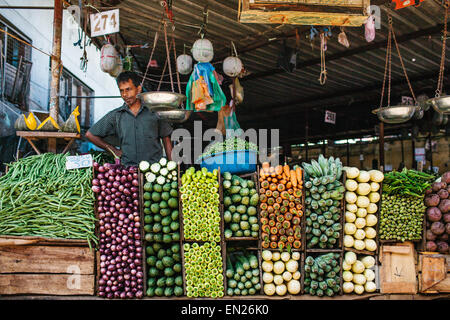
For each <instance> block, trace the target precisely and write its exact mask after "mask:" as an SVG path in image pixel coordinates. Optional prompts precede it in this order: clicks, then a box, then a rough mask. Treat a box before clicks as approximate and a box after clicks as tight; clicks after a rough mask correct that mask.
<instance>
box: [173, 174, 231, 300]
mask: <svg viewBox="0 0 450 320" xmlns="http://www.w3.org/2000/svg"><path fill="white" fill-rule="evenodd" d="M218 178H219V177H218V172H217V170H214V171H213V172H208V170H207V169H206V168H202V169H201V170H197V171H196V170H195V168H194V167H190V168H189V169H187V170H186V172H185V173H184V174H183V176H182V178H181V187H180V196H181V203H182V214H183V234H184V238H183V241H192V240H195V241H203V243H197V242H194V243H184V245H183V251H184V261H185V265H184V268H185V272H186V279H185V281H186V294H187V296H188V297H211V298H217V297H223V295H224V291H225V288H224V284H223V281H224V276H223V270H224V267H225V266H224V264H223V259H222V255H221V246H220V243H221V240H222V238H221V217H220V210H219V206H220V195H219V181H218Z"/></svg>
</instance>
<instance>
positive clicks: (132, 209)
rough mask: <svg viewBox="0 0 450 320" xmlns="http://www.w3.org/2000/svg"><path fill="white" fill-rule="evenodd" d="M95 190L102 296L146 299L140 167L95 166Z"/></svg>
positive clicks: (99, 282)
mask: <svg viewBox="0 0 450 320" xmlns="http://www.w3.org/2000/svg"><path fill="white" fill-rule="evenodd" d="M94 169H95V178H94V179H93V180H92V190H93V191H94V192H95V194H96V197H97V211H98V218H99V221H98V226H99V227H98V231H99V249H100V277H99V279H98V295H99V296H100V297H105V298H108V299H113V298H116V299H119V298H120V299H132V298H142V297H143V295H144V272H143V265H142V260H143V259H142V258H143V245H142V239H141V233H140V229H141V228H140V227H141V221H140V217H139V180H138V169H137V167H123V166H122V165H121V164H120V160H119V159H116V163H115V164H110V163H105V164H104V165H102V166H101V165H99V164H98V163H94Z"/></svg>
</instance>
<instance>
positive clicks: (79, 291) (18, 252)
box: [0, 239, 95, 295]
mask: <svg viewBox="0 0 450 320" xmlns="http://www.w3.org/2000/svg"><path fill="white" fill-rule="evenodd" d="M16 241H17V242H16V245H14V244H12V242H11V239H8V241H7V242H3V244H4V245H2V246H0V295H16V294H42V295H44V294H45V295H94V292H95V291H94V287H95V254H94V251H93V250H91V249H89V247H87V246H68V245H67V241H65V242H64V244H63V245H56V240H52V241H53V242H52V243H53V245H46V244H38V242H33V243H29V244H26V243H25V242H24V241H26V240H21V239H17V240H16ZM0 242H1V240H0Z"/></svg>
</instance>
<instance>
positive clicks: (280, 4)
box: [238, 0, 370, 27]
mask: <svg viewBox="0 0 450 320" xmlns="http://www.w3.org/2000/svg"><path fill="white" fill-rule="evenodd" d="M369 6H370V1H369V0H328V1H327V0H326V1H320V0H300V1H270V0H269V1H257V0H256V1H255V0H239V8H238V21H239V22H241V23H259V24H261V23H262V24H294V25H327V26H349V27H359V26H361V25H362V24H363V23H364V22H365V21H366V20H367V18H368V15H367V8H368V7H369Z"/></svg>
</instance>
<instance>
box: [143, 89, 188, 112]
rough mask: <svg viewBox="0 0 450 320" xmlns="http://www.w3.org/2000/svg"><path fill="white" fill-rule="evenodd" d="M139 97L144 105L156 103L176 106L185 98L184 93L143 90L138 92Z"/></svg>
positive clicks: (148, 105)
mask: <svg viewBox="0 0 450 320" xmlns="http://www.w3.org/2000/svg"><path fill="white" fill-rule="evenodd" d="M139 98H140V99H141V102H142V104H143V105H145V106H146V107H152V106H155V105H158V106H167V107H172V108H177V107H179V106H180V105H181V103H182V102H183V101H184V100H186V96H185V95H183V94H179V93H175V92H170V91H151V92H144V93H140V94H139Z"/></svg>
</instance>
